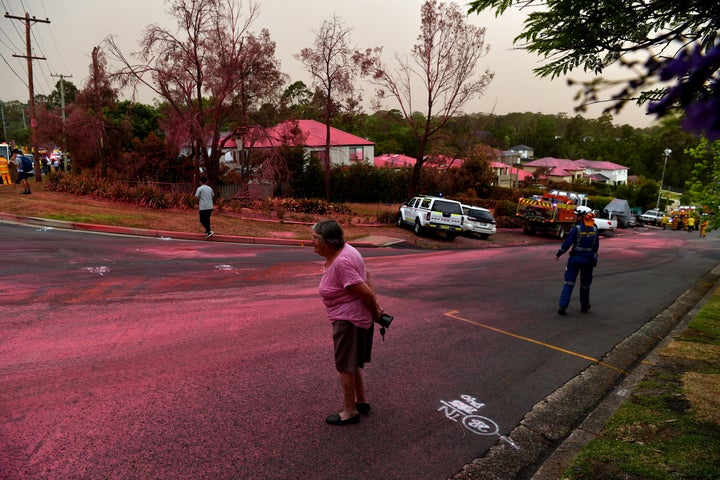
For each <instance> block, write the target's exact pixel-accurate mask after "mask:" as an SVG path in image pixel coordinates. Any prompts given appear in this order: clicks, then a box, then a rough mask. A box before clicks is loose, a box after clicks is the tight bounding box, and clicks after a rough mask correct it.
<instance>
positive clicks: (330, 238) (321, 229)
mask: <svg viewBox="0 0 720 480" xmlns="http://www.w3.org/2000/svg"><path fill="white" fill-rule="evenodd" d="M313 231H314V232H315V233H317V234H318V235H320V237H322V239H323V241H324V242H325V243H327V244H328V245H330V246H331V247H333V248H334V249H335V250H340V249H341V248H342V247H343V246H344V245H345V234H344V233H343V229H342V227H341V226H340V224H339V223H338V222H336V221H335V220H322V221H320V222H318V223H316V224H315V225H313Z"/></svg>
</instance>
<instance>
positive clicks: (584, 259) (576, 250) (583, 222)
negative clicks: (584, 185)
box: [555, 207, 600, 315]
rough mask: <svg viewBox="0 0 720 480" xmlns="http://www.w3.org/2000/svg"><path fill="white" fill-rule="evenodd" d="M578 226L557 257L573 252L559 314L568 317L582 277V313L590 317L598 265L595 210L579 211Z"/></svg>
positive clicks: (576, 212) (566, 273)
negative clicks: (595, 269) (592, 291)
mask: <svg viewBox="0 0 720 480" xmlns="http://www.w3.org/2000/svg"><path fill="white" fill-rule="evenodd" d="M575 215H577V221H578V222H577V225H575V226H574V227H573V228H572V229H571V230H570V232H569V233H568V235H567V237H566V238H565V241H564V242H563V244H562V246H561V247H560V250H558V252H557V253H556V254H555V260H559V259H560V256H561V255H562V254H563V253H565V252H567V251H568V250H570V248H571V247H572V250H570V255H569V256H570V258H568V262H567V267H566V268H565V285H563V289H562V293H561V294H560V309H559V310H558V313H559V314H560V315H565V312H566V310H567V308H568V305H570V297H571V296H572V292H573V287H574V286H575V281H576V280H577V277H578V273H579V274H580V311H581V312H583V313H587V312H588V310H590V284H592V278H593V277H592V274H593V268H595V266H596V265H597V254H598V248H599V246H600V245H599V238H598V237H599V235H598V229H597V227H596V226H595V221H594V220H593V214H592V210H590V209H589V208H588V207H577V208H576V209H575Z"/></svg>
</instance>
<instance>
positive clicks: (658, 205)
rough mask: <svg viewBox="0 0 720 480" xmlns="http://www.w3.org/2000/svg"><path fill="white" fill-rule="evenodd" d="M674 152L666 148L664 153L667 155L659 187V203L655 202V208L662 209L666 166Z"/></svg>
mask: <svg viewBox="0 0 720 480" xmlns="http://www.w3.org/2000/svg"><path fill="white" fill-rule="evenodd" d="M671 153H672V150H670V149H669V148H666V149H665V151H664V152H663V154H664V155H665V162H664V163H663V171H662V176H661V177H660V188H659V189H658V198H657V203H656V204H655V210H660V194H661V193H662V187H663V181H664V180H665V167H667V159H668V157H669V156H670V154H671Z"/></svg>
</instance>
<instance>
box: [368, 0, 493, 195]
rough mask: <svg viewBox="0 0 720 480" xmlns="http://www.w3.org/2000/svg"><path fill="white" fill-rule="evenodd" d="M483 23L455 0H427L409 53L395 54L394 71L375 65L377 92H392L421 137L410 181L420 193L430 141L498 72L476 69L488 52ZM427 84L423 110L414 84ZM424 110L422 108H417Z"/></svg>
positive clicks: (482, 91) (390, 93)
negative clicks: (416, 99)
mask: <svg viewBox="0 0 720 480" xmlns="http://www.w3.org/2000/svg"><path fill="white" fill-rule="evenodd" d="M488 49H489V47H486V46H485V29H484V28H481V27H476V26H474V25H470V24H469V23H468V22H467V17H466V15H465V14H464V13H463V12H462V11H461V10H460V7H458V6H457V5H456V4H454V3H438V2H437V1H436V0H427V1H426V2H425V3H424V4H423V5H422V8H421V22H420V35H419V36H418V43H416V44H415V45H414V46H413V49H412V52H411V53H410V55H409V57H407V56H406V57H399V56H396V60H397V62H398V68H397V70H396V71H395V72H390V71H388V70H387V69H386V68H384V66H383V65H382V64H380V63H378V64H377V65H375V67H374V68H375V72H374V75H373V77H372V82H373V83H375V84H376V85H377V86H378V87H379V89H378V91H377V95H378V98H379V99H380V100H382V99H383V98H385V97H388V96H389V97H391V98H394V99H395V100H396V101H397V102H398V103H399V105H400V110H401V111H402V113H403V116H404V117H405V120H406V121H407V123H408V124H409V126H410V128H411V130H412V133H413V136H414V137H415V138H416V140H417V142H418V150H417V158H416V163H415V167H414V170H413V176H412V180H411V184H410V193H411V194H413V195H414V194H416V193H417V190H418V187H419V185H420V177H421V173H422V166H423V164H424V163H425V160H426V153H427V152H429V150H430V146H431V145H430V143H431V141H432V140H433V138H434V137H435V136H436V135H437V134H438V132H440V131H441V130H442V129H443V127H445V125H446V124H447V122H448V121H449V120H450V119H451V118H453V117H454V116H455V115H457V114H458V113H460V112H461V110H462V108H463V107H464V106H465V104H466V103H467V102H468V101H469V100H471V99H472V98H473V97H475V96H476V95H481V94H482V93H484V91H485V89H486V88H487V86H488V85H489V84H490V81H491V80H492V78H493V76H494V74H493V73H492V72H490V71H489V70H487V69H486V70H485V71H484V72H483V73H482V74H480V75H478V74H476V68H477V63H478V62H479V60H480V58H482V57H483V56H485V54H486V53H487V51H488ZM419 85H422V88H423V89H424V90H423V91H422V92H421V93H422V95H420V98H424V99H425V100H424V101H423V103H424V105H422V106H421V107H422V108H424V111H422V112H421V111H420V110H418V109H417V107H418V105H415V104H414V103H413V91H414V90H413V88H416V90H419V89H420V86H419ZM419 113H420V114H419Z"/></svg>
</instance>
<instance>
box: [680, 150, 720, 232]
mask: <svg viewBox="0 0 720 480" xmlns="http://www.w3.org/2000/svg"><path fill="white" fill-rule="evenodd" d="M686 153H687V154H688V155H689V156H690V157H691V158H693V159H694V160H695V167H694V168H693V171H692V178H691V180H690V182H689V185H690V194H691V195H692V198H693V200H694V202H695V203H696V204H697V205H699V206H700V207H702V209H703V210H704V211H705V212H707V213H710V214H712V217H711V218H710V225H709V228H708V230H715V229H717V228H720V141H715V142H712V143H708V141H707V139H706V138H704V137H703V138H701V139H700V142H699V143H698V145H697V146H696V147H694V148H689V149H687V151H686Z"/></svg>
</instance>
